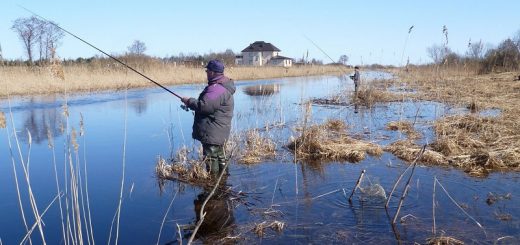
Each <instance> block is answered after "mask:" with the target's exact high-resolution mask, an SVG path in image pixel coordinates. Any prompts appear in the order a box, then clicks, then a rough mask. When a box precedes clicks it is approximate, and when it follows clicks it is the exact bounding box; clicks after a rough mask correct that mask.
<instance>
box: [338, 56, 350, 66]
mask: <svg viewBox="0 0 520 245" xmlns="http://www.w3.org/2000/svg"><path fill="white" fill-rule="evenodd" d="M347 61H348V56H347V55H346V54H344V55H341V56H340V57H339V60H338V63H341V64H343V65H347Z"/></svg>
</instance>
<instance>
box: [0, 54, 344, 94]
mask: <svg viewBox="0 0 520 245" xmlns="http://www.w3.org/2000/svg"><path fill="white" fill-rule="evenodd" d="M135 67H136V69H137V70H138V71H140V72H142V73H143V74H146V75H147V76H148V77H150V78H152V79H153V80H155V81H156V82H158V83H160V84H162V85H165V86H168V85H175V84H188V83H199V82H200V83H205V82H206V79H207V78H206V74H205V73H204V68H203V67H202V65H201V66H200V68H197V67H184V66H178V65H174V64H165V63H154V64H152V65H149V66H139V65H137V66H135ZM0 73H2V77H3V78H4V79H1V80H0V87H2V88H4V89H2V90H0V97H6V96H7V95H11V96H13V95H37V94H53V93H61V92H63V91H65V90H67V91H69V92H96V91H109V90H121V89H126V88H142V87H153V86H155V85H154V84H153V83H151V82H149V81H148V80H146V79H144V78H143V77H141V76H139V75H137V74H135V73H134V72H132V71H130V70H128V69H126V68H124V67H123V66H121V65H119V64H116V63H113V64H107V65H103V66H90V65H88V64H83V65H61V64H59V63H58V62H56V63H53V64H51V65H49V66H46V67H38V66H33V67H29V66H0ZM225 73H226V75H227V76H229V77H230V78H233V79H235V80H252V79H261V78H276V77H296V76H311V75H322V74H339V73H341V70H340V69H338V67H335V66H302V67H290V68H284V67H229V68H226V71H225ZM57 78H58V79H57Z"/></svg>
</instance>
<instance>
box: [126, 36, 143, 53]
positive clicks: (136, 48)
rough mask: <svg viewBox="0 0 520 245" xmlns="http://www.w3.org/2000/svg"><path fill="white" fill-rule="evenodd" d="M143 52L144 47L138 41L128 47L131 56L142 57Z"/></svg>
mask: <svg viewBox="0 0 520 245" xmlns="http://www.w3.org/2000/svg"><path fill="white" fill-rule="evenodd" d="M144 51H146V45H145V44H144V42H141V41H139V40H135V41H134V42H133V43H132V45H130V46H128V52H129V53H130V54H133V55H138V56H141V55H144Z"/></svg>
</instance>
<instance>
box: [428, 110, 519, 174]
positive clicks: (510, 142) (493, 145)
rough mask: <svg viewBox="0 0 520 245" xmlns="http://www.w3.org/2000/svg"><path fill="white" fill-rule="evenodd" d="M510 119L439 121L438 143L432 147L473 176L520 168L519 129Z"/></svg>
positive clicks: (463, 117)
mask: <svg viewBox="0 0 520 245" xmlns="http://www.w3.org/2000/svg"><path fill="white" fill-rule="evenodd" d="M515 126H516V127H518V126H519V125H518V123H517V122H513V121H507V118H504V117H502V118H493V117H481V116H476V115H458V116H450V117H445V118H443V119H441V120H439V121H437V122H436V123H435V125H434V130H435V133H436V135H437V137H438V138H437V140H436V141H435V142H433V143H432V144H431V146H432V148H433V149H434V150H435V151H438V152H440V153H442V154H443V155H445V156H446V157H449V158H450V159H451V160H452V165H454V166H457V167H461V168H464V169H466V170H467V171H468V172H470V173H472V174H477V175H480V174H485V173H487V172H488V171H490V170H493V169H507V168H513V169H518V168H520V142H519V141H520V129H519V128H515Z"/></svg>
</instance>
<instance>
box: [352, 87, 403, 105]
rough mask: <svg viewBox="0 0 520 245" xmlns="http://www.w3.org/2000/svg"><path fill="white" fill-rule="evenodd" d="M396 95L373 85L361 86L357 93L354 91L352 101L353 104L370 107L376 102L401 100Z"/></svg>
mask: <svg viewBox="0 0 520 245" xmlns="http://www.w3.org/2000/svg"><path fill="white" fill-rule="evenodd" d="M401 100H402V98H401V97H399V96H398V95H396V94H394V93H391V92H388V91H385V90H381V89H377V88H376V87H374V86H362V87H361V88H360V89H359V91H358V92H357V93H354V95H353V98H352V101H353V103H355V104H358V105H363V106H366V107H372V106H374V105H375V104H377V103H388V102H397V101H401Z"/></svg>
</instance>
